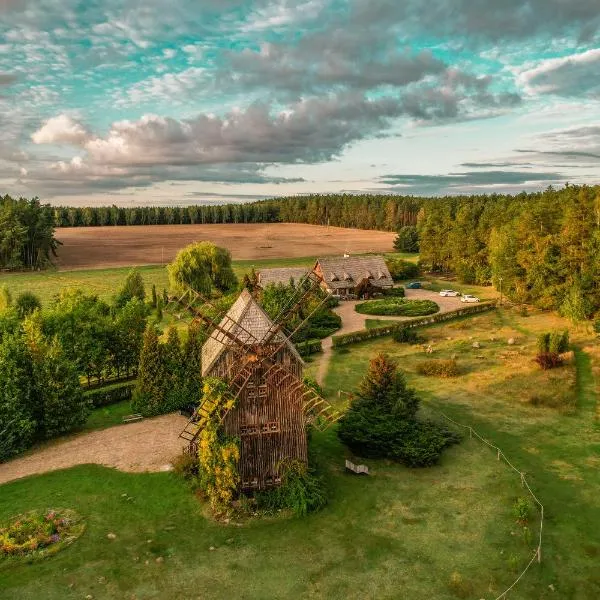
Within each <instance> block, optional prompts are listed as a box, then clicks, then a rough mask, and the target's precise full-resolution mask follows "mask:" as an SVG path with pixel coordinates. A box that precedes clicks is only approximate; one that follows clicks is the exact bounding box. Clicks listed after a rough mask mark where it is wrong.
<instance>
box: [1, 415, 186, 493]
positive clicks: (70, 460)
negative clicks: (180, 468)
mask: <svg viewBox="0 0 600 600" xmlns="http://www.w3.org/2000/svg"><path fill="white" fill-rule="evenodd" d="M185 422H186V418H185V417H182V416H181V415H178V414H170V415H163V416H161V417H155V418H153V419H144V420H143V421H138V422H137V423H129V424H127V425H117V426H116V427H110V428H109V429H103V430H100V431H93V432H91V433H86V434H79V435H75V436H71V437H69V438H67V439H63V440H60V441H56V442H51V443H50V444H49V445H47V446H45V447H42V448H39V449H34V450H32V451H31V452H29V453H27V454H25V455H24V456H21V457H19V458H15V459H14V460H11V461H9V462H7V463H3V464H0V484H2V483H6V482H7V481H12V480H13V479H20V478H21V477H27V476H29V475H36V474H39V473H46V472H47V471H56V470H58V469H67V468H69V467H73V466H75V465H81V464H89V463H93V464H98V465H104V466H106V467H114V468H116V469H119V470H120V471H126V472H143V471H166V470H169V469H170V468H171V467H170V463H171V461H172V460H173V458H175V456H177V455H178V454H179V453H180V452H181V450H182V448H183V446H184V444H185V442H184V441H183V440H182V439H180V438H179V432H180V431H181V429H182V428H183V426H184V425H185Z"/></svg>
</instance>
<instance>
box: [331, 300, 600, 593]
mask: <svg viewBox="0 0 600 600" xmlns="http://www.w3.org/2000/svg"><path fill="white" fill-rule="evenodd" d="M566 326H568V324H567V323H566V322H565V321H563V320H561V319H559V318H558V317H556V316H553V315H550V314H543V313H535V314H533V315H531V316H529V317H526V318H525V317H520V316H518V315H517V313H516V312H513V311H509V310H500V311H494V312H493V313H489V314H485V315H479V316H477V317H473V318H470V319H464V320H461V321H457V322H453V323H447V324H444V325H436V326H432V327H428V328H424V329H422V330H420V333H421V334H422V335H423V336H424V337H425V338H426V339H427V340H428V343H431V344H432V345H433V348H434V353H433V358H434V359H435V358H450V357H452V356H456V357H457V360H458V363H459V365H460V366H461V367H462V369H463V372H464V374H463V375H462V376H460V377H457V378H453V379H437V378H432V377H423V376H420V375H417V373H416V365H417V364H418V363H419V362H421V361H424V360H428V358H427V355H425V354H424V353H423V350H422V349H421V347H419V346H416V347H411V346H407V345H403V344H396V343H394V342H393V341H392V340H391V338H379V339H377V340H373V341H370V342H364V343H362V344H358V345H355V346H352V347H349V348H348V349H347V350H348V351H347V352H344V351H334V353H333V356H332V362H331V365H330V368H329V372H328V375H327V377H326V379H325V389H326V392H327V393H328V394H329V396H330V397H331V398H332V399H333V398H336V393H337V390H339V389H342V390H348V391H349V390H352V389H353V388H354V387H355V386H356V384H357V383H358V381H359V379H360V376H361V374H362V373H364V370H365V369H366V367H367V364H368V361H369V359H370V357H371V356H373V354H375V353H376V352H379V351H383V352H387V353H389V354H390V355H392V356H394V357H396V358H397V359H398V361H399V363H400V366H401V368H403V369H404V370H405V372H406V376H407V379H408V382H409V384H410V385H412V386H414V387H415V388H416V389H417V390H418V391H419V392H420V395H421V397H422V398H423V399H424V401H425V406H428V407H431V408H433V409H437V410H442V411H444V412H445V413H446V414H448V415H449V416H450V417H452V418H454V419H456V420H457V421H459V422H462V423H466V424H469V425H472V426H473V427H475V428H476V429H477V430H478V431H480V432H481V434H482V435H483V436H484V437H486V438H488V439H490V440H492V441H493V442H494V443H495V444H497V445H499V446H500V447H501V448H502V449H503V450H504V451H505V453H506V455H507V456H508V457H509V458H510V460H511V461H512V462H513V463H514V464H516V465H517V466H518V467H519V468H520V469H522V470H523V471H525V472H527V474H528V479H529V481H530V484H531V485H532V487H533V489H534V491H535V492H536V494H537V495H538V496H539V498H540V499H541V500H542V502H543V503H544V504H545V507H546V524H545V534H544V547H543V548H544V550H543V556H544V561H543V564H542V566H541V568H539V569H538V568H537V567H536V569H535V570H534V571H533V572H532V573H530V574H528V575H527V576H526V577H525V579H524V580H523V581H522V583H521V584H520V585H519V588H518V591H517V592H516V594H514V595H511V596H510V597H511V598H552V597H556V598H561V599H562V598H569V599H577V600H588V599H589V600H592V599H595V598H600V570H598V558H599V557H600V532H599V530H598V523H600V499H599V496H598V489H600V468H599V467H600V425H599V421H598V417H597V414H599V413H598V412H597V411H598V395H597V389H598V383H599V381H598V379H597V377H598V374H599V371H600V370H599V369H598V366H599V365H600V351H599V349H598V345H597V343H596V342H595V341H594V340H593V338H592V337H590V335H589V333H587V332H586V331H584V330H580V331H575V332H572V338H573V339H574V341H575V348H576V352H575V364H574V365H571V366H567V367H563V368H561V369H558V370H556V371H554V372H543V371H541V370H539V369H538V367H537V365H535V363H534V362H533V360H532V359H533V356H534V353H535V339H536V336H537V334H538V333H539V332H541V331H547V330H551V329H559V328H564V327H566ZM510 337H514V338H515V339H516V344H515V345H514V346H509V345H507V339H508V338H510ZM492 338H493V339H492ZM475 341H477V342H479V343H480V345H481V348H479V349H475V348H473V343H474V342H475ZM540 401H541V402H542V403H545V402H547V403H549V404H552V403H555V404H557V405H558V407H557V408H548V407H546V406H543V405H542V406H539V405H537V406H536V402H540ZM551 584H552V585H553V586H554V588H555V589H556V590H557V591H556V593H554V594H553V593H552V592H551V590H550V589H549V588H548V586H549V585H551ZM424 597H425V596H424ZM472 597H473V598H477V597H478V596H477V595H474V596H472ZM482 597H483V596H482Z"/></svg>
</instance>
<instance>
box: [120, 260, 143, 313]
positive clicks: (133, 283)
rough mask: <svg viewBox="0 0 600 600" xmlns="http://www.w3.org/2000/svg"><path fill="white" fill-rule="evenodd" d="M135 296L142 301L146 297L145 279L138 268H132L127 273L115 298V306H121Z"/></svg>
mask: <svg viewBox="0 0 600 600" xmlns="http://www.w3.org/2000/svg"><path fill="white" fill-rule="evenodd" d="M134 298H137V299H138V300H141V301H142V302H143V301H144V299H145V298H146V289H145V287H144V279H143V277H142V274H141V273H140V272H139V271H138V269H131V271H129V273H128V274H127V277H126V278H125V282H124V283H123V287H122V288H121V289H120V290H119V292H118V293H117V296H116V298H115V306H117V307H118V308H121V307H122V306H125V304H127V303H128V302H129V301H130V300H133V299H134Z"/></svg>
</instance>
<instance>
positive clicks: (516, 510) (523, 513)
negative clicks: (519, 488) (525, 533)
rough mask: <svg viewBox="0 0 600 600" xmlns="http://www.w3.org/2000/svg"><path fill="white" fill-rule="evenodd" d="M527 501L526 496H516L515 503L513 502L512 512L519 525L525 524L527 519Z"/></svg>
mask: <svg viewBox="0 0 600 600" xmlns="http://www.w3.org/2000/svg"><path fill="white" fill-rule="evenodd" d="M529 512H530V507H529V502H527V499H526V498H517V500H516V501H515V503H514V504H513V514H514V515H515V518H516V519H517V523H519V524H520V525H525V524H526V523H527V521H529Z"/></svg>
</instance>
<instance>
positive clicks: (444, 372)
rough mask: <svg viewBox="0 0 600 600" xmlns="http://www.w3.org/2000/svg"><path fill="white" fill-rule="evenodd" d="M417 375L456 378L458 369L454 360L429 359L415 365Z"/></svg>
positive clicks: (458, 372)
mask: <svg viewBox="0 0 600 600" xmlns="http://www.w3.org/2000/svg"><path fill="white" fill-rule="evenodd" d="M417 373H418V374H419V375H425V376H433V377H456V376H457V375H460V369H459V367H458V363H457V362H456V361H455V360H454V359H447V360H442V359H430V360H426V361H424V362H422V363H419V364H418V365H417Z"/></svg>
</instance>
